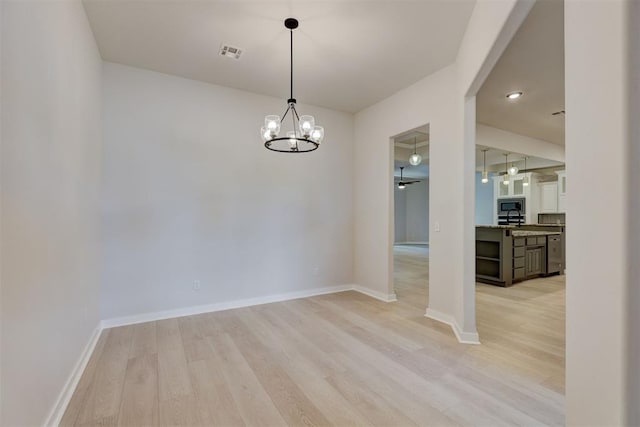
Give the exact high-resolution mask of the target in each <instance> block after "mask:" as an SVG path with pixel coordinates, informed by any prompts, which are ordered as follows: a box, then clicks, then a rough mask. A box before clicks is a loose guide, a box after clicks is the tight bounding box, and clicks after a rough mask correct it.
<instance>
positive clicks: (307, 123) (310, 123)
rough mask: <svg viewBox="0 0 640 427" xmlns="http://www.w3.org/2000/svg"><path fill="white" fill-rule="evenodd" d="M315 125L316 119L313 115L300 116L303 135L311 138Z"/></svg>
mask: <svg viewBox="0 0 640 427" xmlns="http://www.w3.org/2000/svg"><path fill="white" fill-rule="evenodd" d="M315 126H316V121H315V119H314V118H313V116H300V133H301V134H302V136H304V137H305V138H309V136H311V132H312V131H313V128H314V127H315Z"/></svg>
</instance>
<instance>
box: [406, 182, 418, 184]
mask: <svg viewBox="0 0 640 427" xmlns="http://www.w3.org/2000/svg"><path fill="white" fill-rule="evenodd" d="M416 182H420V181H405V184H415V183H416Z"/></svg>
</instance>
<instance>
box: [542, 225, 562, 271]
mask: <svg viewBox="0 0 640 427" xmlns="http://www.w3.org/2000/svg"><path fill="white" fill-rule="evenodd" d="M562 270H563V268H562V238H561V236H560V234H552V235H550V236H549V237H548V238H547V272H546V273H547V274H553V273H561V272H562Z"/></svg>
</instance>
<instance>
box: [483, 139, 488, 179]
mask: <svg viewBox="0 0 640 427" xmlns="http://www.w3.org/2000/svg"><path fill="white" fill-rule="evenodd" d="M487 151H489V149H488V148H484V149H482V183H483V184H486V183H487V182H489V174H488V173H487Z"/></svg>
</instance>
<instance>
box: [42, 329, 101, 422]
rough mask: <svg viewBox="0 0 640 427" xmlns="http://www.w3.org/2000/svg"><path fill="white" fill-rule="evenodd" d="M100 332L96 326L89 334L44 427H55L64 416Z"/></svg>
mask: <svg viewBox="0 0 640 427" xmlns="http://www.w3.org/2000/svg"><path fill="white" fill-rule="evenodd" d="M101 332H102V328H101V326H100V324H98V326H97V327H96V329H95V330H94V331H93V333H92V334H91V337H90V338H89V342H88V343H87V345H86V346H85V347H84V350H83V351H82V354H81V355H80V359H78V361H77V362H76V365H75V366H74V367H73V370H72V371H71V375H69V378H68V379H67V382H66V383H65V385H64V387H63V388H62V391H61V392H60V395H58V399H57V400H56V403H55V404H54V405H53V408H51V412H49V416H48V417H47V421H46V422H45V424H44V425H45V426H57V425H58V424H60V421H61V420H62V416H63V415H64V412H65V411H66V410H67V406H68V405H69V401H71V396H73V392H74V391H75V390H76V387H77V386H78V382H80V377H82V374H83V373H84V369H85V368H86V367H87V363H89V359H90V358H91V355H92V354H93V350H94V349H95V347H96V344H97V343H98V338H100V333H101Z"/></svg>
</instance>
